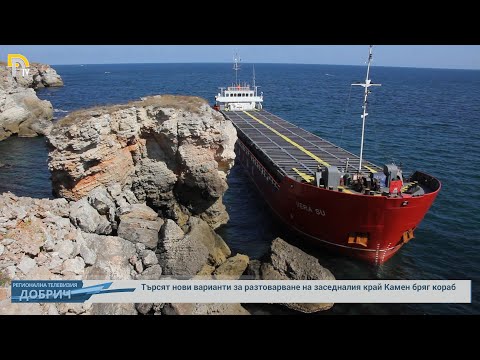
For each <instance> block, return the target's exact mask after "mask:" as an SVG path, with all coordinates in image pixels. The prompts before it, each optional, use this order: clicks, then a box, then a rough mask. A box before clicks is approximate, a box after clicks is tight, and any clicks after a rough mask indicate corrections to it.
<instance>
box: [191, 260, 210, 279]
mask: <svg viewBox="0 0 480 360" xmlns="http://www.w3.org/2000/svg"><path fill="white" fill-rule="evenodd" d="M214 271H215V266H212V265H208V264H205V265H203V267H202V268H201V269H200V271H199V272H198V273H197V275H195V279H202V278H205V279H210V278H211V277H212V276H211V275H212V273H213V272H214Z"/></svg>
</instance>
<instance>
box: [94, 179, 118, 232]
mask: <svg viewBox="0 0 480 360" xmlns="http://www.w3.org/2000/svg"><path fill="white" fill-rule="evenodd" d="M88 202H89V204H90V205H91V206H92V207H93V208H94V209H95V210H97V211H98V213H99V214H100V215H104V216H106V218H107V219H108V221H110V224H111V225H112V227H115V228H116V225H117V223H116V221H115V213H116V206H115V202H114V201H113V199H112V198H111V197H110V194H109V193H108V191H107V189H106V188H105V187H104V186H99V187H98V188H95V189H93V190H92V191H91V192H90V193H89V194H88Z"/></svg>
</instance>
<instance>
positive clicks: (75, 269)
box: [62, 256, 85, 275]
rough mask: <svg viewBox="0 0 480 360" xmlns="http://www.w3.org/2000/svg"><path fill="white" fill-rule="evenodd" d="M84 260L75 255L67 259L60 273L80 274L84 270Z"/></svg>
mask: <svg viewBox="0 0 480 360" xmlns="http://www.w3.org/2000/svg"><path fill="white" fill-rule="evenodd" d="M84 268H85V262H84V261H83V259H82V258H81V257H80V256H77V257H75V258H74V259H67V260H65V261H64V263H63V271H62V273H63V274H65V273H68V272H70V273H74V274H77V275H81V274H83V272H84Z"/></svg>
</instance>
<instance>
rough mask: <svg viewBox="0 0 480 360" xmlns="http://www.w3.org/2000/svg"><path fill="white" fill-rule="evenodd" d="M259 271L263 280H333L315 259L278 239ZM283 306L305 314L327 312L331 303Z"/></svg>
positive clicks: (328, 272) (273, 243)
mask: <svg viewBox="0 0 480 360" xmlns="http://www.w3.org/2000/svg"><path fill="white" fill-rule="evenodd" d="M260 270H261V277H262V279H263V280H288V279H289V280H335V277H334V276H333V274H332V273H331V272H330V271H329V270H328V269H326V268H324V267H323V266H322V265H320V263H319V262H318V259H317V258H315V257H313V256H311V255H308V254H307V253H305V252H303V251H302V250H300V249H298V248H297V247H295V246H293V245H290V244H288V243H287V242H285V241H284V240H282V239H280V238H276V239H275V240H273V242H272V245H271V246H270V252H269V254H268V260H267V261H266V262H265V263H263V264H262V266H261V268H260ZM283 305H285V306H286V307H288V308H290V309H293V310H297V311H301V312H305V313H312V312H317V311H322V310H328V309H330V308H331V307H332V306H333V304H332V303H325V304H323V303H321V304H308V303H287V304H283Z"/></svg>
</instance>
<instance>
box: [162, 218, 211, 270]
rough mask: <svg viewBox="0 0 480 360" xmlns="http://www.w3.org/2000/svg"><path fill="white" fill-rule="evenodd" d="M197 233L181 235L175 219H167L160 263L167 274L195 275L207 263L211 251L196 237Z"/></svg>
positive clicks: (163, 230)
mask: <svg viewBox="0 0 480 360" xmlns="http://www.w3.org/2000/svg"><path fill="white" fill-rule="evenodd" d="M209 230H210V231H211V229H210V228H209ZM197 233H198V232H195V233H194V234H192V233H190V234H188V235H186V236H183V237H181V234H183V231H182V230H181V229H180V227H179V226H178V225H177V224H175V222H174V221H173V220H170V219H167V220H166V222H165V225H164V226H163V227H162V230H161V235H160V236H161V241H160V243H159V263H160V265H161V266H162V268H163V271H164V273H165V274H166V275H191V276H193V275H195V274H196V273H198V271H200V269H201V268H202V267H203V265H205V264H206V263H207V261H208V257H209V251H208V249H207V247H206V246H205V245H204V244H203V243H202V242H201V241H199V240H200V239H199V238H198V237H196V234H197ZM198 234H199V233H198ZM189 235H190V236H189Z"/></svg>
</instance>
